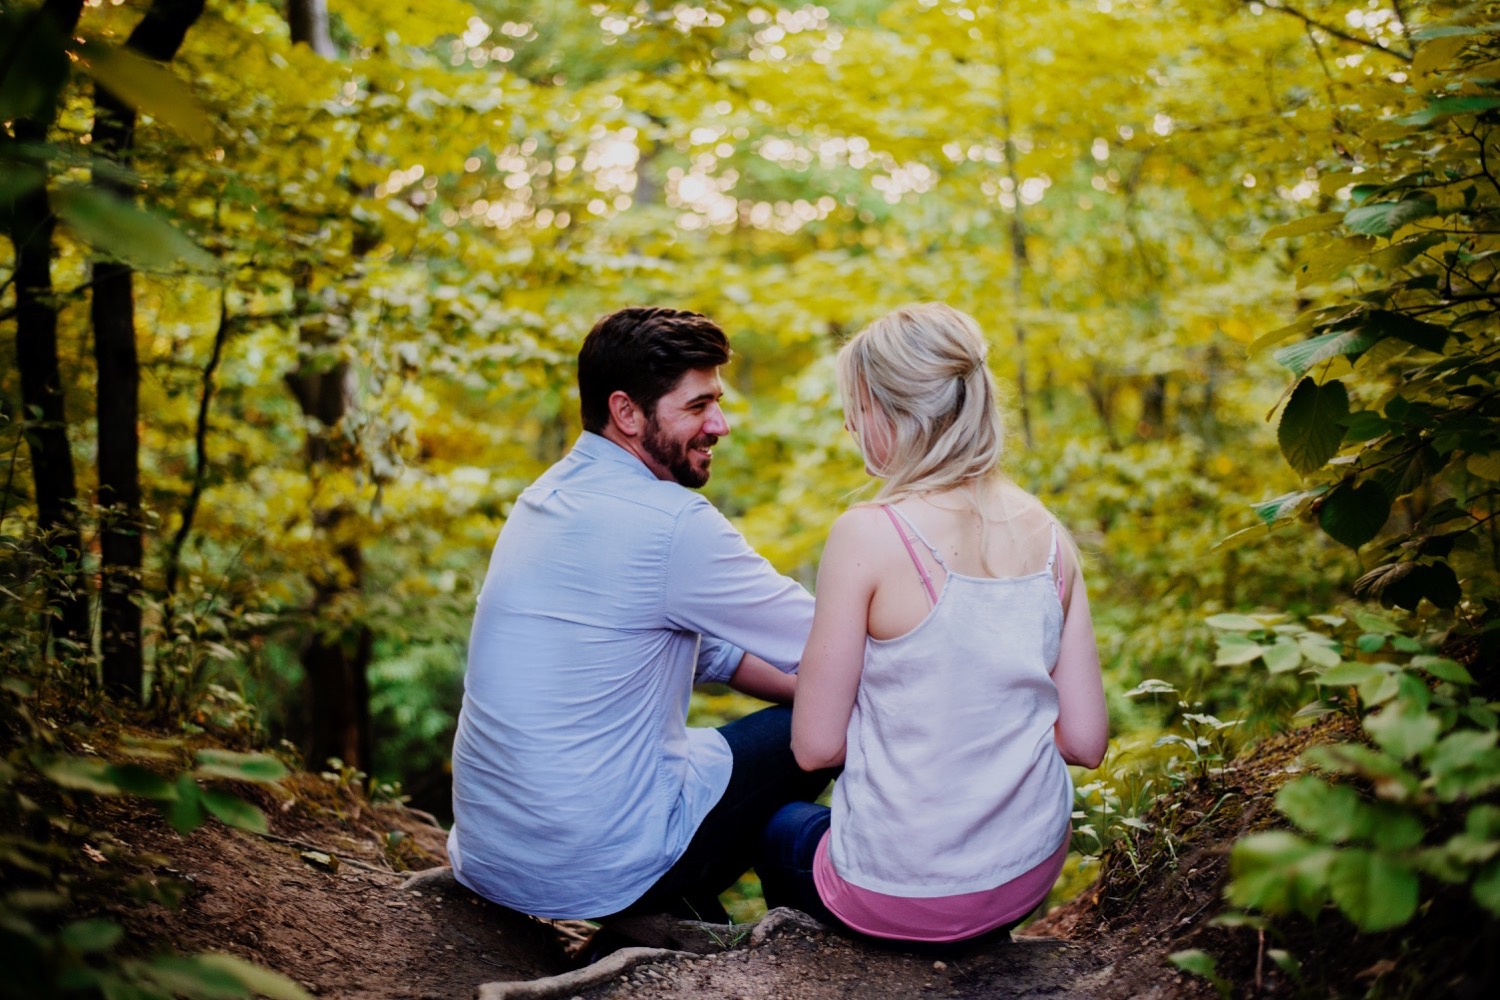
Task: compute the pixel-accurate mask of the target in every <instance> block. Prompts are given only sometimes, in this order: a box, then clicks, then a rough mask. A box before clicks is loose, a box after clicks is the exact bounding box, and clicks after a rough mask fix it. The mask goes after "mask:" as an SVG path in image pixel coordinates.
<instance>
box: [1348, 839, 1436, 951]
mask: <svg viewBox="0 0 1500 1000" xmlns="http://www.w3.org/2000/svg"><path fill="white" fill-rule="evenodd" d="M1328 889H1329V893H1330V895H1332V896H1333V901H1334V902H1335V903H1337V904H1338V907H1339V909H1341V910H1343V911H1344V914H1345V915H1346V916H1347V917H1348V918H1349V919H1350V920H1352V921H1353V922H1354V924H1355V926H1357V927H1358V928H1359V929H1360V930H1362V931H1364V932H1366V933H1373V932H1375V931H1386V930H1390V929H1391V928H1393V927H1400V926H1401V925H1402V924H1404V923H1406V922H1407V921H1408V920H1410V919H1411V918H1412V916H1413V915H1414V914H1415V913H1416V912H1417V873H1416V872H1415V871H1414V870H1413V869H1412V867H1411V866H1410V865H1408V864H1407V863H1406V862H1404V861H1400V860H1397V859H1396V858H1392V857H1390V856H1388V855H1385V854H1380V853H1376V852H1373V851H1366V850H1361V849H1359V848H1353V849H1350V850H1345V851H1340V852H1339V855H1338V857H1337V858H1336V859H1335V860H1334V862H1333V865H1332V867H1331V868H1330V869H1329V872H1328Z"/></svg>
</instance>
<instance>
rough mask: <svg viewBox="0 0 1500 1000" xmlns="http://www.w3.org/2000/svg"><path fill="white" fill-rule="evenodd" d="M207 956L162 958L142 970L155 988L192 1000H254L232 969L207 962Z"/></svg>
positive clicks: (153, 960)
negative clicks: (241, 999)
mask: <svg viewBox="0 0 1500 1000" xmlns="http://www.w3.org/2000/svg"><path fill="white" fill-rule="evenodd" d="M207 957H208V956H206V955H182V956H179V955H161V956H159V957H157V958H154V959H152V960H151V962H150V963H148V964H147V965H145V966H144V967H143V969H142V971H144V972H145V973H146V975H147V976H148V977H149V978H150V979H151V981H152V982H154V983H155V984H156V985H158V986H161V987H162V988H164V989H167V990H170V991H171V992H172V993H173V994H178V995H181V996H184V997H189V998H191V1000H238V998H242V997H249V996H251V995H252V994H251V991H250V988H249V987H248V986H246V985H245V983H244V982H243V981H241V979H240V977H239V976H238V975H236V974H235V971H234V970H233V969H232V968H229V967H226V966H224V965H221V964H218V963H214V962H205V961H204V959H205V958H207Z"/></svg>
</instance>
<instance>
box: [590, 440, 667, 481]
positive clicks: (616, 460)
mask: <svg viewBox="0 0 1500 1000" xmlns="http://www.w3.org/2000/svg"><path fill="white" fill-rule="evenodd" d="M573 450H574V451H575V452H577V453H578V454H579V455H581V456H582V457H584V458H588V459H593V460H594V461H598V462H611V463H613V464H615V465H622V466H626V467H628V468H631V469H635V470H636V471H638V472H639V473H640V474H641V475H642V476H644V477H645V478H647V479H650V480H655V479H656V475H655V474H654V473H653V472H652V471H651V470H650V469H648V468H646V463H645V462H642V461H641V460H640V459H639V458H636V457H635V456H634V455H632V454H631V453H630V452H628V451H626V450H625V449H624V448H621V447H620V446H619V445H617V444H615V443H614V442H613V441H611V440H610V439H609V438H607V437H605V436H604V435H602V434H595V433H594V432H593V431H584V432H583V433H582V434H579V435H578V440H577V441H576V442H574V444H573Z"/></svg>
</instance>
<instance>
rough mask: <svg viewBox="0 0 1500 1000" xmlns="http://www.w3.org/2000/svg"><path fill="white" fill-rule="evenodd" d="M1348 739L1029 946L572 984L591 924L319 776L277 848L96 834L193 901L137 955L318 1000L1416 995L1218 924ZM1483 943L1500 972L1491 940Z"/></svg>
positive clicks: (698, 950)
mask: <svg viewBox="0 0 1500 1000" xmlns="http://www.w3.org/2000/svg"><path fill="white" fill-rule="evenodd" d="M1348 734H1349V723H1347V721H1340V720H1338V719H1333V718H1330V719H1326V720H1324V721H1322V722H1320V723H1318V724H1315V725H1313V726H1311V727H1308V728H1307V729H1303V730H1299V731H1297V732H1294V733H1290V734H1285V735H1283V736H1279V737H1276V738H1273V739H1271V740H1269V741H1266V742H1264V743H1262V744H1260V745H1259V746H1257V747H1256V748H1255V750H1254V753H1253V754H1252V755H1250V756H1247V757H1245V758H1243V759H1242V760H1240V761H1238V762H1236V764H1235V765H1233V766H1231V767H1229V768H1226V769H1225V770H1224V771H1223V772H1222V773H1219V774H1215V775H1210V776H1206V777H1203V778H1200V779H1199V780H1198V781H1197V782H1195V783H1194V784H1192V785H1189V786H1187V787H1185V788H1183V789H1181V790H1179V792H1178V794H1176V795H1174V796H1172V797H1170V801H1166V800H1164V801H1163V802H1162V803H1159V804H1158V806H1157V808H1156V810H1155V811H1153V813H1152V814H1149V815H1148V816H1147V817H1146V818H1147V820H1148V821H1149V822H1150V825H1151V829H1150V830H1142V831H1140V832H1138V833H1137V835H1136V837H1135V838H1134V840H1132V841H1131V842H1129V843H1122V844H1120V845H1119V846H1118V847H1117V849H1116V850H1114V851H1112V852H1111V854H1110V855H1108V856H1107V857H1106V859H1105V861H1104V863H1103V865H1102V873H1101V877H1100V879H1099V880H1098V881H1097V882H1096V883H1095V884H1094V885H1093V886H1092V887H1091V888H1090V889H1088V890H1087V891H1085V892H1084V893H1083V894H1082V895H1081V896H1080V897H1078V898H1076V899H1074V900H1073V901H1071V902H1069V903H1067V904H1065V905H1063V906H1061V907H1058V908H1056V909H1054V910H1052V911H1051V912H1050V913H1048V914H1046V915H1045V916H1044V917H1043V918H1042V919H1040V920H1039V921H1036V922H1034V923H1033V924H1031V925H1030V926H1029V927H1028V928H1026V929H1025V930H1024V931H1023V932H1021V934H1019V935H1018V937H1017V939H1016V940H1015V941H1012V942H1001V943H992V944H988V945H984V946H979V947H975V948H973V949H971V950H969V951H967V952H964V953H959V954H955V955H948V956H945V957H943V958H934V957H933V956H931V955H923V954H919V953H913V952H909V951H901V950H894V949H886V948H880V947H875V946H872V945H871V944H869V943H867V942H864V941H859V940H855V939H853V938H852V937H850V936H848V935H845V934H841V933H837V932H834V931H832V930H829V929H826V928H823V927H821V926H819V925H817V924H815V923H813V922H812V921H811V920H810V919H808V918H806V917H804V916H802V915H801V914H796V913H794V912H793V911H787V910H778V911H773V912H772V913H771V914H768V915H767V916H766V917H765V918H763V919H762V920H761V921H760V923H759V924H756V925H741V926H738V927H729V926H725V927H713V926H710V925H701V924H679V923H671V922H667V921H661V922H656V923H652V922H650V921H646V922H643V923H642V925H641V926H640V927H637V928H635V929H634V931H635V933H636V937H637V939H638V940H639V941H640V943H641V944H642V945H645V946H648V947H642V948H629V949H625V950H622V951H617V952H614V953H613V954H610V955H608V956H606V957H605V958H603V959H602V960H601V961H599V962H597V963H595V964H594V965H591V966H587V967H585V968H582V969H575V968H574V966H575V965H576V964H577V962H576V960H575V959H573V958H571V957H570V954H569V953H570V951H573V950H576V947H577V943H578V938H579V936H580V932H582V931H586V930H587V927H586V925H581V924H570V923H562V924H554V923H548V922H544V921H538V920H534V919H532V918H529V917H523V916H520V915H518V914H515V913H512V912H510V911H507V910H505V909H503V908H501V907H498V906H494V905H492V904H490V903H488V902H485V901H484V900H481V899H479V898H478V897H476V896H474V895H473V894H471V893H469V892H468V891H467V890H464V889H462V888H461V887H459V886H457V885H456V883H454V882H453V881H452V878H451V875H448V874H447V870H446V869H441V870H434V871H429V872H427V873H425V874H421V875H418V876H416V877H412V875H411V872H410V871H400V870H397V869H427V868H429V867H430V866H437V865H441V864H442V863H443V861H444V847H443V843H444V834H443V832H442V831H441V829H439V828H438V827H437V826H436V825H434V824H432V823H430V822H428V821H427V819H425V818H424V817H423V816H422V815H421V814H417V813H414V812H412V811H409V810H405V809H402V808H401V807H399V806H392V805H371V804H369V803H368V802H366V801H364V799H363V798H362V797H360V796H359V795H358V794H356V793H355V792H353V791H351V790H349V789H340V788H339V787H337V786H336V785H333V784H331V783H329V782H327V781H325V780H323V779H321V778H318V777H315V776H311V775H302V776H298V777H296V778H294V779H290V780H288V781H287V782H284V783H283V784H282V785H281V786H279V787H277V788H275V789H273V790H271V791H269V792H267V791H264V790H259V791H251V790H250V789H249V788H248V786H247V788H246V794H247V795H255V796H256V797H257V798H258V799H259V800H260V804H261V805H262V807H263V808H264V809H265V810H266V812H267V814H268V816H269V818H270V821H271V834H270V835H269V836H263V837H257V836H253V835H250V834H245V833H241V832H237V831H234V830H230V829H228V828H226V827H223V826H221V825H218V824H217V823H213V824H210V825H209V826H206V827H204V828H202V829H200V830H198V831H196V832H194V833H193V834H191V835H189V836H186V837H180V836H178V835H177V834H175V833H173V832H172V831H171V830H170V828H168V827H167V826H166V825H165V824H164V823H162V822H161V821H160V818H159V816H158V815H157V814H155V813H154V812H151V811H149V810H148V809H146V808H144V807H143V808H141V809H140V810H138V811H136V810H130V809H125V810H123V811H122V813H121V814H120V815H116V816H110V817H109V818H108V820H107V822H106V824H104V825H107V826H108V827H109V828H111V829H112V830H114V831H115V832H116V835H117V836H119V837H120V839H121V840H124V841H126V842H128V843H130V844H131V846H134V847H136V848H138V849H141V850H143V851H146V852H149V853H150V854H154V855H158V856H159V859H158V860H159V867H158V868H157V873H158V874H159V876H160V877H162V878H164V879H175V880H178V881H179V882H180V883H183V884H185V886H186V887H187V892H186V895H185V898H184V899H183V901H182V902H181V903H180V904H179V906H178V907H177V908H175V909H171V910H169V909H166V908H162V907H156V906H152V907H147V908H142V907H141V906H139V905H125V904H124V902H123V901H122V904H121V906H120V908H119V910H118V911H117V912H115V913H113V914H112V916H113V917H114V918H115V919H117V920H120V921H121V922H123V923H125V924H126V925H127V930H128V932H129V933H130V936H131V938H132V939H133V940H134V941H135V942H136V943H138V944H139V945H140V946H141V947H143V948H150V947H160V946H166V947H170V948H171V949H173V950H177V951H182V952H188V951H201V950H214V951H226V952H231V953H233V954H236V955H239V956H241V957H244V958H247V959H250V960H252V961H254V962H257V963H260V964H262V965H265V966H268V967H270V968H272V969H275V970H277V971H279V972H281V973H283V974H285V975H288V976H290V977H291V978H293V979H294V980H296V981H298V982H300V983H301V984H302V985H303V986H304V987H305V988H306V989H307V990H308V991H309V992H311V993H313V994H315V995H316V996H319V997H339V998H348V1000H362V998H372V1000H373V998H391V1000H395V998H413V1000H416V998H471V997H474V996H476V994H477V995H479V996H480V997H481V998H483V1000H517V998H532V1000H537V998H553V997H557V998H570V997H580V998H586V1000H605V998H609V1000H624V998H633V997H653V998H655V997H660V998H681V1000H700V998H701V1000H708V998H713V1000H726V998H744V1000H759V998H798V1000H803V998H805V1000H824V998H830V1000H831V998H839V1000H843V998H846V997H860V998H872V1000H897V998H908V997H932V998H939V997H965V998H967V997H1014V996H1027V997H1058V998H1071V997H1080V998H1082V997H1089V998H1104V1000H1110V998H1127V997H1142V998H1169V997H1172V998H1179V997H1180V998H1197V997H1211V996H1214V995H1215V989H1214V987H1213V986H1212V985H1210V983H1209V982H1208V981H1206V980H1204V979H1202V978H1199V977H1196V976H1192V975H1188V974H1186V973H1183V972H1180V971H1179V970H1177V969H1176V968H1174V967H1173V966H1172V965H1171V964H1170V963H1169V962H1168V960H1167V956H1168V955H1169V954H1171V953H1172V952H1176V951H1180V950H1184V949H1193V948H1199V949H1204V950H1206V951H1209V952H1210V953H1212V954H1213V955H1214V956H1215V957H1216V959H1217V961H1218V968H1219V971H1220V973H1221V974H1222V975H1223V976H1224V977H1226V978H1227V979H1229V980H1232V981H1233V982H1234V983H1235V984H1236V987H1235V992H1236V993H1237V994H1240V995H1247V996H1290V995H1297V994H1299V993H1300V994H1303V995H1308V994H1309V991H1310V994H1311V995H1321V996H1329V995H1361V994H1363V993H1365V992H1366V989H1367V988H1368V987H1371V986H1374V985H1377V983H1378V981H1381V980H1382V979H1385V978H1387V977H1390V978H1389V981H1390V982H1391V983H1392V984H1394V983H1395V982H1396V981H1397V980H1398V979H1408V980H1409V979H1411V978H1412V973H1413V971H1414V970H1410V969H1407V970H1404V973H1405V974H1404V975H1398V972H1399V971H1401V970H1400V966H1401V962H1402V960H1403V959H1402V957H1401V955H1402V952H1401V949H1399V948H1396V947H1395V946H1394V945H1393V944H1392V942H1391V941H1390V940H1386V939H1383V938H1380V937H1376V938H1369V937H1364V938H1359V939H1352V936H1351V935H1348V934H1345V933H1344V932H1343V931H1342V930H1340V929H1339V928H1338V927H1330V926H1320V925H1315V924H1308V925H1307V926H1306V927H1305V928H1302V929H1301V930H1300V931H1297V932H1296V933H1297V934H1298V937H1299V941H1298V942H1297V951H1298V954H1299V956H1300V958H1301V960H1302V973H1301V977H1300V982H1294V981H1292V980H1291V979H1289V978H1288V977H1287V976H1286V974H1285V973H1283V972H1282V970H1281V969H1280V968H1279V967H1278V966H1277V964H1276V963H1275V961H1274V960H1273V959H1274V957H1275V952H1274V949H1275V948H1277V947H1278V943H1277V941H1276V940H1275V939H1271V940H1269V941H1268V939H1267V935H1266V932H1264V931H1260V930H1257V929H1256V928H1254V927H1252V926H1223V925H1220V924H1215V923H1213V922H1212V921H1213V918H1214V917H1215V916H1217V915H1219V914H1220V913H1221V912H1222V911H1223V910H1224V908H1225V904H1224V902H1223V900H1222V887H1223V884H1224V881H1225V878H1226V875H1227V862H1228V847H1229V845H1230V844H1231V843H1232V841H1233V839H1234V838H1235V837H1236V836H1238V835H1240V834H1242V833H1244V832H1247V831H1250V830H1253V829H1259V828H1263V827H1265V826H1267V825H1269V824H1270V823H1271V822H1272V821H1273V819H1274V814H1273V810H1272V806H1271V796H1272V795H1274V792H1275V790H1276V789H1277V788H1279V787H1280V785H1281V784H1282V783H1283V782H1284V781H1285V780H1286V779H1287V778H1288V777H1290V776H1291V775H1292V774H1294V773H1296V772H1297V771H1298V770H1299V769H1300V767H1299V764H1298V763H1297V761H1298V757H1299V755H1300V754H1301V751H1302V750H1303V749H1305V748H1306V747H1307V746H1308V745H1309V744H1310V743H1312V742H1317V741H1322V740H1326V739H1329V738H1339V737H1347V736H1348ZM111 808H112V809H120V808H121V807H120V806H112V807H111ZM100 819H104V817H94V818H93V820H94V822H96V823H97V822H98V821H99V820H100ZM161 859H169V860H161ZM1478 937H1479V938H1481V939H1484V940H1487V941H1488V942H1489V944H1488V945H1487V947H1488V948H1489V950H1490V955H1491V957H1490V958H1489V959H1488V962H1487V964H1488V965H1491V966H1492V965H1493V964H1494V962H1495V959H1494V957H1493V955H1494V948H1493V944H1494V936H1493V934H1492V933H1490V934H1481V935H1478ZM1281 946H1282V947H1286V946H1287V945H1285V944H1282V945H1281ZM1460 951H1461V952H1462V954H1457V955H1455V956H1454V958H1453V961H1454V962H1455V963H1459V964H1457V966H1456V968H1455V969H1448V970H1444V969H1440V968H1439V969H1431V968H1429V969H1422V970H1416V971H1419V972H1420V973H1421V976H1422V977H1423V978H1425V979H1426V981H1427V982H1428V983H1429V984H1430V985H1431V986H1433V987H1434V992H1432V993H1430V994H1428V995H1439V994H1442V995H1461V994H1462V993H1463V992H1464V990H1465V987H1468V986H1471V985H1473V983H1472V982H1471V980H1472V979H1473V978H1474V972H1473V970H1474V968H1475V965H1474V959H1475V955H1474V953H1473V952H1472V951H1471V949H1469V948H1464V949H1460ZM1484 964H1486V963H1481V966H1482V965H1484ZM1432 976H1438V977H1439V979H1437V980H1433V979H1431V978H1430V977H1432ZM1482 978H1485V979H1487V978H1488V977H1487V976H1485V977H1482ZM1491 981H1492V980H1491ZM1439 983H1443V984H1446V985H1445V986H1443V987H1441V988H1439ZM1393 992H1395V993H1397V994H1399V993H1400V992H1401V991H1400V990H1395V991H1393ZM1476 995H1486V994H1483V993H1479V994H1476Z"/></svg>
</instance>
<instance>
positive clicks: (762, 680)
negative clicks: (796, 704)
mask: <svg viewBox="0 0 1500 1000" xmlns="http://www.w3.org/2000/svg"><path fill="white" fill-rule="evenodd" d="M729 686H730V687H732V688H734V689H735V690H736V691H739V692H742V693H743V694H748V695H750V696H751V697H753V698H759V699H761V700H762V701H772V702H777V703H779V704H783V705H789V704H791V701H792V695H793V693H795V692H796V690H797V675H796V674H784V673H782V672H781V671H780V670H777V669H776V668H775V667H773V666H772V665H771V664H769V663H767V662H766V661H765V660H762V659H761V658H760V657H758V656H756V655H755V654H754V653H746V654H745V656H744V658H743V659H741V660H740V665H739V666H738V667H737V668H736V669H735V671H734V676H733V677H731V678H729Z"/></svg>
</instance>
